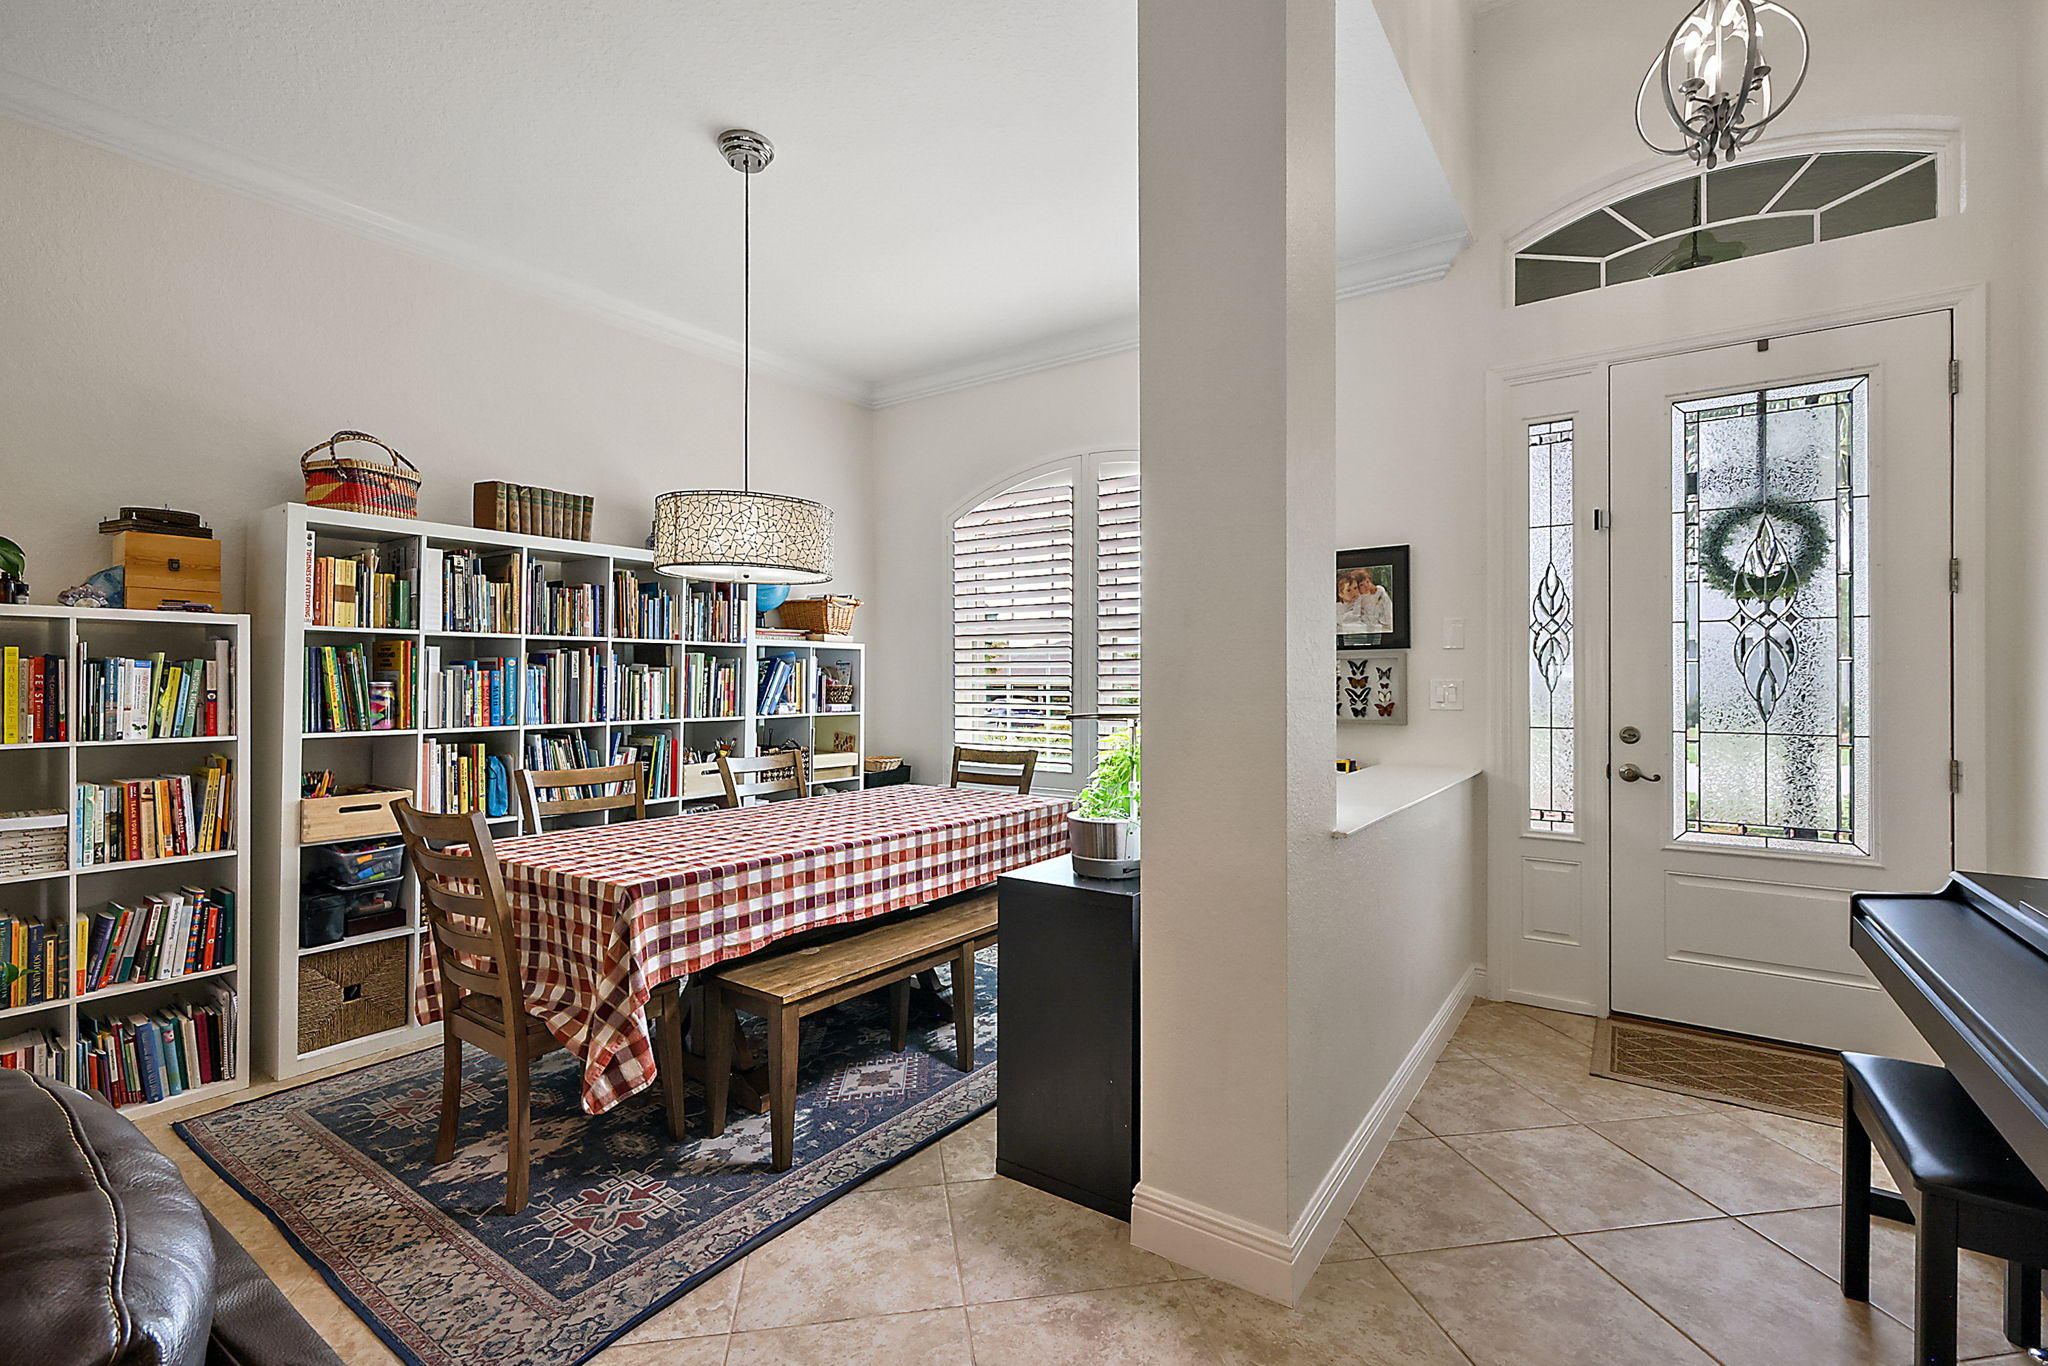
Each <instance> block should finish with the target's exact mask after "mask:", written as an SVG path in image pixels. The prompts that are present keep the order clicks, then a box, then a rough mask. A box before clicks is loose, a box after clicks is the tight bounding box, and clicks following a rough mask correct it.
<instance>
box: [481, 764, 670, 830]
mask: <svg viewBox="0 0 2048 1366" xmlns="http://www.w3.org/2000/svg"><path fill="white" fill-rule="evenodd" d="M512 782H513V786H515V787H517V788H518V789H519V809H520V812H521V814H522V815H523V816H524V817H525V822H524V824H525V830H526V833H527V834H529V835H538V834H540V833H541V823H540V822H541V817H543V816H566V815H570V814H572V813H574V812H578V811H628V810H630V811H631V812H632V813H633V816H632V819H634V820H636V821H639V820H645V819H647V770H646V768H645V766H644V765H641V764H638V763H630V764H611V765H609V766H607V767H605V768H522V769H520V770H519V771H518V772H517V773H515V774H513V775H512ZM607 787H609V788H616V789H617V790H616V791H614V792H612V793H611V794H609V795H604V796H600V795H594V794H596V793H599V792H600V791H601V790H602V789H604V788H607ZM579 789H580V791H581V795H572V796H558V797H552V798H551V797H547V796H545V795H544V794H546V793H550V792H557V793H560V792H572V793H574V792H577V791H578V790H579Z"/></svg>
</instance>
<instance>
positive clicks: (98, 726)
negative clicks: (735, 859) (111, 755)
mask: <svg viewBox="0 0 2048 1366" xmlns="http://www.w3.org/2000/svg"><path fill="white" fill-rule="evenodd" d="M211 645H212V648H211V649H210V650H209V651H208V653H206V654H204V655H201V656H197V657H195V658H191V659H172V658H170V657H169V656H168V655H167V654H165V653H164V652H163V651H161V650H159V651H157V652H156V653H154V654H149V655H142V656H137V657H133V658H112V657H110V658H106V659H99V658H93V657H90V656H88V655H87V654H86V653H85V646H84V645H83V644H82V643H81V644H80V646H79V650H78V658H77V660H76V667H77V674H78V680H79V688H78V694H79V702H80V707H79V718H78V738H79V739H80V740H95V741H97V740H165V739H184V738H191V737H206V736H214V735H228V734H232V733H233V731H234V716H233V715H232V712H233V707H234V682H233V679H234V662H235V661H234V646H233V644H232V643H231V642H229V641H226V640H216V641H213V642H212V643H211Z"/></svg>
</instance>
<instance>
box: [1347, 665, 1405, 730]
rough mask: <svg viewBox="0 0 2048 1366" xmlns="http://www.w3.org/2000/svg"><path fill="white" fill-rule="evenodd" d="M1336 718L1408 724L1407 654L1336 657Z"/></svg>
mask: <svg viewBox="0 0 2048 1366" xmlns="http://www.w3.org/2000/svg"><path fill="white" fill-rule="evenodd" d="M1337 719H1338V720H1339V721H1364V722H1369V723H1370V724H1372V725H1376V726H1405V725H1407V724H1408V656H1406V655H1339V656H1337Z"/></svg>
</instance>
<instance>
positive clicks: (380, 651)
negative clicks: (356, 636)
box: [370, 640, 420, 730]
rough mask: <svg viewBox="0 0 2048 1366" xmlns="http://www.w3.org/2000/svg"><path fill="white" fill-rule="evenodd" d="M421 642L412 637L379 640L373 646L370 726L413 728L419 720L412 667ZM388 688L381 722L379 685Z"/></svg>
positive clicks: (417, 657)
mask: <svg viewBox="0 0 2048 1366" xmlns="http://www.w3.org/2000/svg"><path fill="white" fill-rule="evenodd" d="M419 649H420V647H419V645H418V644H417V643H416V642H414V641H410V640H380V641H378V642H377V643H376V644H375V645H372V646H371V647H370V664H371V670H370V687H371V694H370V729H371V730H411V729H412V728H413V727H414V726H416V725H418V724H419V717H418V715H417V714H416V709H415V708H414V706H413V684H412V680H413V670H414V667H415V665H416V663H417V661H418V659H419ZM380 685H381V686H382V687H384V688H385V689H386V690H387V696H386V699H385V704H384V707H383V709H382V716H381V723H380V716H379V709H378V706H377V693H376V689H377V688H378V687H379V686H380Z"/></svg>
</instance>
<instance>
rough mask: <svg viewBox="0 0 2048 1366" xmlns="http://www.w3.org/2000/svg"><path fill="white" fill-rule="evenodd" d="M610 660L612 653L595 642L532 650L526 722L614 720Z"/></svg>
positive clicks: (526, 693)
mask: <svg viewBox="0 0 2048 1366" xmlns="http://www.w3.org/2000/svg"><path fill="white" fill-rule="evenodd" d="M610 662H611V657H610V655H609V653H608V652H606V651H604V650H602V649H600V648H598V647H597V646H594V645H576V646H568V647H565V648H563V649H559V650H534V651H532V652H531V653H529V654H528V655H527V656H526V681H525V685H524V686H525V707H524V713H525V717H526V724H527V725H529V726H559V725H579V724H582V723H585V722H591V721H610V720H613V719H614V716H613V711H612V703H613V697H612V694H611V688H610V686H609V674H610V672H611V670H610V668H609V665H610Z"/></svg>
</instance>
